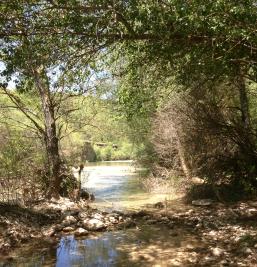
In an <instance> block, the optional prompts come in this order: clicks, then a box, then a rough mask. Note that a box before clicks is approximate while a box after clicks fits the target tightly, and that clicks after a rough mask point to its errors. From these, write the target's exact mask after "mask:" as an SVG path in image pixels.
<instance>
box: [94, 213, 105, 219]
mask: <svg viewBox="0 0 257 267" xmlns="http://www.w3.org/2000/svg"><path fill="white" fill-rule="evenodd" d="M93 217H94V219H97V220H102V219H103V217H104V216H103V215H102V214H99V213H96V214H94V216H93Z"/></svg>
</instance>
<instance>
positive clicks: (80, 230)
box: [74, 227, 88, 236]
mask: <svg viewBox="0 0 257 267" xmlns="http://www.w3.org/2000/svg"><path fill="white" fill-rule="evenodd" d="M74 235H75V236H84V235H88V231H87V230H86V229H84V228H81V227H80V228H78V229H76V231H75V232H74Z"/></svg>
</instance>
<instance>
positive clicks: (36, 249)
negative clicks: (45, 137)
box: [0, 162, 197, 267]
mask: <svg viewBox="0 0 257 267" xmlns="http://www.w3.org/2000/svg"><path fill="white" fill-rule="evenodd" d="M140 171H142V170H140V169H137V168H135V167H134V166H133V163H132V162H100V163H96V164H95V163H94V164H92V163H89V164H87V165H86V166H85V168H84V170H83V173H82V187H84V188H86V189H87V190H89V191H90V192H91V193H93V194H94V195H95V197H96V199H95V202H94V204H93V205H94V206H95V207H97V208H98V209H103V210H108V211H109V210H123V211H125V210H131V209H133V210H136V209H139V208H140V207H142V206H143V205H145V204H147V203H155V202H157V201H164V200H165V198H167V195H164V194H163V195H160V194H158V195H157V194H150V193H147V192H146V191H145V190H144V189H143V188H142V186H141V184H140V182H139V176H140ZM194 242H197V238H192V235H190V234H188V233H186V232H181V233H175V234H174V232H173V231H171V230H170V229H168V228H166V227H165V226H158V225H140V226H139V227H136V228H133V229H127V230H120V231H113V232H104V233H96V234H93V235H89V236H87V237H86V238H85V237H84V238H82V239H81V238H75V237H74V236H72V235H70V236H65V237H62V238H61V240H60V242H59V245H58V246H57V247H56V246H53V247H52V248H51V247H44V245H43V244H38V243H37V244H33V249H30V250H26V249H25V248H24V250H22V249H21V250H20V252H19V256H18V259H17V261H16V263H15V265H8V266H20V267H34V266H36V267H39V266H57V267H70V266H89V267H91V266H104V267H105V266H106V267H109V266H175V265H174V264H173V262H172V261H173V260H174V258H175V254H176V253H179V248H180V247H181V246H184V245H185V244H187V245H188V244H190V243H192V244H193V243H194ZM173 254H174V257H173V256H172V255H173ZM0 265H1V264H0Z"/></svg>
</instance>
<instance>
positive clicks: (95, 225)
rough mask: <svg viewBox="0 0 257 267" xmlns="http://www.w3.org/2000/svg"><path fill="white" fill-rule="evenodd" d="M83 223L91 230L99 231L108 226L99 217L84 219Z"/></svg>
mask: <svg viewBox="0 0 257 267" xmlns="http://www.w3.org/2000/svg"><path fill="white" fill-rule="evenodd" d="M83 225H84V227H85V228H86V229H87V230H89V231H98V230H102V229H104V228H106V225H105V224H104V223H103V222H102V221H100V220H98V219H89V220H84V221H83Z"/></svg>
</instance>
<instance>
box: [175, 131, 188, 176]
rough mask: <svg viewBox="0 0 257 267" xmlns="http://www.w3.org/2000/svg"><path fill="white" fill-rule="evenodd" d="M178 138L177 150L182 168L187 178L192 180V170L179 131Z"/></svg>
mask: <svg viewBox="0 0 257 267" xmlns="http://www.w3.org/2000/svg"><path fill="white" fill-rule="evenodd" d="M176 136H177V150H178V156H179V160H180V164H181V168H182V170H183V173H184V175H185V176H186V178H187V179H188V180H190V178H191V172H190V168H189V167H188V164H187V160H186V157H185V153H184V148H183V145H182V144H181V141H180V137H179V135H178V133H177V131H176Z"/></svg>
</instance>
